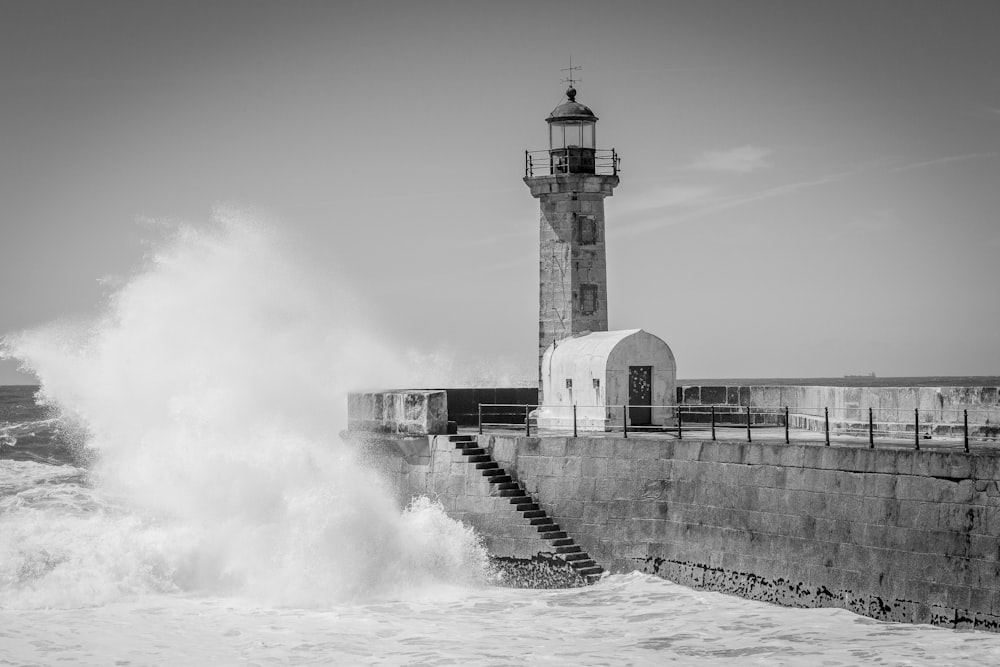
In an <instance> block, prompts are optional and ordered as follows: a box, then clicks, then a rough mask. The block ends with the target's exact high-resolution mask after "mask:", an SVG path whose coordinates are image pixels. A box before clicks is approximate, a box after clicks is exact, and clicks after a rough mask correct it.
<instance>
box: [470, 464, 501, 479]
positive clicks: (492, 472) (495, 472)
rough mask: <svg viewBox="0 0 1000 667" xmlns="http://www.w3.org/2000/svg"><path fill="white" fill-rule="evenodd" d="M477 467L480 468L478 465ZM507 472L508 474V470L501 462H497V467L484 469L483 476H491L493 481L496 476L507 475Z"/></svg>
mask: <svg viewBox="0 0 1000 667" xmlns="http://www.w3.org/2000/svg"><path fill="white" fill-rule="evenodd" d="M494 463H495V462H494ZM476 467H477V468H478V467H479V466H476ZM506 474H507V471H506V470H504V469H503V468H501V467H500V465H499V464H497V467H496V468H487V469H486V470H483V477H487V478H489V480H490V481H491V482H492V481H493V478H494V477H500V476H502V475H506Z"/></svg>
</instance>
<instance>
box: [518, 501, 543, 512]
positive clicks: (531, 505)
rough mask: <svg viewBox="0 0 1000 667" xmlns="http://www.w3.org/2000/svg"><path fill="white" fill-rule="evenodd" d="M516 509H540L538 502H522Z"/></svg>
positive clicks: (528, 510)
mask: <svg viewBox="0 0 1000 667" xmlns="http://www.w3.org/2000/svg"><path fill="white" fill-rule="evenodd" d="M515 509H516V510H517V511H518V512H534V511H536V510H537V509H538V503H522V504H520V505H518V506H517V507H516V508H515Z"/></svg>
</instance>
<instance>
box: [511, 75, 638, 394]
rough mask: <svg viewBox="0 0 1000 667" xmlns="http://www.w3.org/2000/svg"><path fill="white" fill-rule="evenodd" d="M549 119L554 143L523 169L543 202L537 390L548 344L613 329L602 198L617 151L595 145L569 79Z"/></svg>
mask: <svg viewBox="0 0 1000 667" xmlns="http://www.w3.org/2000/svg"><path fill="white" fill-rule="evenodd" d="M545 120H546V122H548V124H549V148H548V150H542V151H526V152H525V176H524V182H525V183H526V184H527V186H528V187H529V188H530V189H531V194H532V196H533V197H536V198H537V199H538V200H539V204H540V206H541V218H540V234H539V260H540V261H539V266H540V280H539V292H540V294H539V309H538V360H539V388H540V389H541V388H542V385H543V383H542V368H541V363H542V356H543V354H544V353H545V349H546V348H547V347H549V346H550V345H551V344H552V343H553V342H557V341H559V340H561V339H563V338H568V337H570V336H574V335H577V334H581V333H586V332H591V331H607V330H608V289H607V288H608V279H607V269H606V258H605V250H604V248H605V237H604V198H605V197H610V196H611V194H612V191H613V190H614V188H615V186H617V185H618V155H617V154H616V153H615V151H614V149H611V150H598V149H597V148H596V125H597V116H595V115H594V112H593V111H591V110H590V109H589V108H587V107H586V106H584V105H583V104H581V103H580V102H577V101H576V89H575V88H573V86H572V82H570V87H569V89H568V90H567V91H566V101H564V102H563V103H562V104H560V105H559V106H557V107H556V108H555V109H553V111H552V113H551V114H549V117H548V118H546V119H545ZM543 391H544V390H543ZM544 401H545V397H544V396H542V397H540V398H539V402H544Z"/></svg>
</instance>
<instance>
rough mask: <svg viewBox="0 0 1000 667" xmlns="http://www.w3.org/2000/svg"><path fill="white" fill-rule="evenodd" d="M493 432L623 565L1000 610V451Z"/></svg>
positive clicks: (541, 488)
mask: <svg viewBox="0 0 1000 667" xmlns="http://www.w3.org/2000/svg"><path fill="white" fill-rule="evenodd" d="M480 446H483V447H487V448H492V452H493V456H494V458H495V459H496V460H497V461H498V462H499V463H500V465H502V466H504V467H505V468H506V469H507V470H508V472H510V474H512V475H516V476H517V478H518V479H519V480H520V482H521V483H522V484H523V485H524V486H525V487H526V488H528V489H530V490H532V491H533V492H534V493H535V494H536V498H537V499H538V502H539V503H540V505H541V506H542V508H543V509H545V510H546V511H547V512H548V513H549V514H550V515H551V516H553V517H554V518H555V519H556V520H557V521H559V522H560V524H561V525H562V526H563V527H564V528H565V529H566V530H567V531H568V532H569V533H570V535H571V536H572V537H573V538H574V539H576V541H577V542H578V543H579V544H580V545H581V546H582V547H583V548H584V549H585V550H586V551H587V552H588V553H589V554H590V555H591V556H592V557H593V558H594V559H595V560H597V561H598V562H599V563H601V564H602V565H604V566H605V567H606V568H607V569H609V570H611V571H613V572H614V571H631V570H633V569H641V570H644V571H647V572H652V573H655V574H659V575H660V576H665V577H667V578H669V579H671V580H673V581H676V582H678V583H682V584H685V585H689V586H695V587H701V588H707V589H711V590H718V591H723V592H728V593H734V594H737V595H741V596H744V597H749V598H752V599H759V600H765V601H770V602H775V603H778V604H784V605H789V606H804V607H814V606H835V607H842V608H845V609H850V610H852V611H855V612H857V613H861V614H865V615H868V616H872V617H874V618H880V619H885V620H896V621H909V622H920V623H934V624H937V625H943V626H947V627H975V628H982V629H989V630H996V629H997V628H998V623H1000V488H998V472H1000V465H998V464H1000V455H993V454H992V453H973V454H964V453H961V452H959V453H946V452H930V451H914V450H889V449H883V450H879V449H875V450H872V449H868V448H849V447H824V446H822V445H811V444H798V445H780V444H767V443H760V444H758V443H727V442H691V441H675V440H665V441H662V442H661V441H654V440H649V439H638V438H633V439H628V440H626V439H622V438H579V439H574V438H569V439H554V440H553V441H552V442H551V443H546V440H545V439H542V440H539V439H537V438H532V439H525V438H521V437H516V436H481V437H480Z"/></svg>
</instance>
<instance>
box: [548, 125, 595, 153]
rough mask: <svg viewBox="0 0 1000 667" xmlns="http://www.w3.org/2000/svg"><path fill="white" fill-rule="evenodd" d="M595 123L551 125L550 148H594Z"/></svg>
mask: <svg viewBox="0 0 1000 667" xmlns="http://www.w3.org/2000/svg"><path fill="white" fill-rule="evenodd" d="M594 135H595V132H594V121H559V122H554V123H549V148H550V150H559V149H562V148H594V146H595V141H594Z"/></svg>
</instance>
